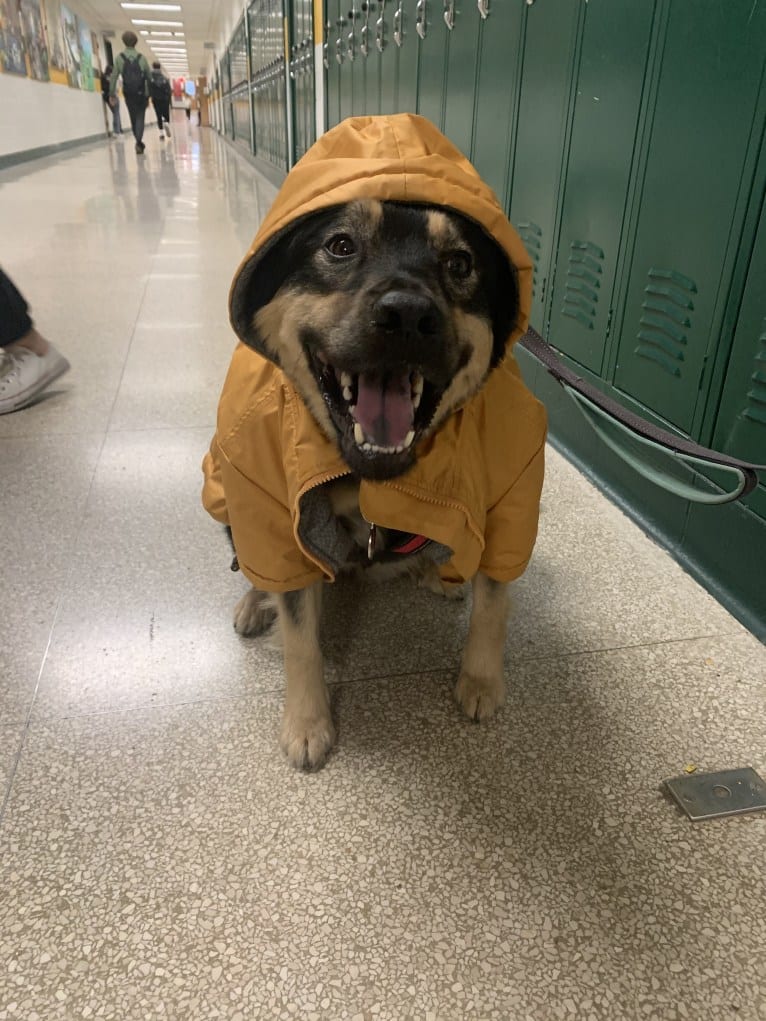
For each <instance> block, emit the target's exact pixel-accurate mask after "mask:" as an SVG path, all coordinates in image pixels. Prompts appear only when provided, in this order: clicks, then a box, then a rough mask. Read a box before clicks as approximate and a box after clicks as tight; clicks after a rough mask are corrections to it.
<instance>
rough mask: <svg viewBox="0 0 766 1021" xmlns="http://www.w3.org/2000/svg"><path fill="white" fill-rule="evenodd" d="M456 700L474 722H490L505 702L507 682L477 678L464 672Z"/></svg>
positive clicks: (458, 683)
mask: <svg viewBox="0 0 766 1021" xmlns="http://www.w3.org/2000/svg"><path fill="white" fill-rule="evenodd" d="M455 698H456V699H457V700H458V703H459V704H460V707H461V708H462V710H463V712H464V713H465V714H466V716H469V717H470V718H471V719H472V720H476V721H481V720H488V719H489V717H490V716H492V714H493V713H494V712H495V710H496V709H499V708H500V706H501V705H502V704H503V702H505V681H504V680H503V678H502V676H500V677H477V676H476V675H475V674H471V673H468V672H467V671H466V670H463V671H462V672H461V674H460V677H459V678H458V682H457V685H456V687H455Z"/></svg>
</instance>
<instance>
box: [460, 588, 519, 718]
mask: <svg viewBox="0 0 766 1021" xmlns="http://www.w3.org/2000/svg"><path fill="white" fill-rule="evenodd" d="M471 585H472V589H473V609H472V610H471V622H470V624H469V627H468V641H467V642H466V647H465V651H464V652H463V664H462V667H461V670H460V677H459V678H458V682H457V687H456V688H455V697H456V698H457V700H458V702H459V703H460V705H461V706H462V708H463V711H464V712H465V713H466V715H467V716H470V717H471V719H472V720H486V719H487V718H488V717H490V716H491V715H492V713H494V711H495V709H497V708H498V707H499V706H501V705H502V704H503V702H504V701H505V678H504V677H503V652H504V649H505V634H506V630H507V627H508V585H507V584H506V583H505V582H499V581H493V580H492V579H491V578H488V577H487V575H486V574H477V575H476V576H475V577H474V579H473V581H472V583H471Z"/></svg>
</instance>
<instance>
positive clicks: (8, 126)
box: [0, 74, 127, 156]
mask: <svg viewBox="0 0 766 1021" xmlns="http://www.w3.org/2000/svg"><path fill="white" fill-rule="evenodd" d="M103 105H104V103H103V100H102V99H101V92H100V91H99V92H83V91H81V90H80V89H70V88H69V86H68V85H54V84H52V83H51V82H38V81H34V80H33V79H31V78H21V77H19V76H17V75H13V74H0V156H5V155H8V154H10V153H14V152H20V151H23V150H25V149H37V148H40V147H41V146H43V145H57V144H59V143H61V142H71V141H74V140H75V139H78V138H87V137H88V136H89V135H95V134H97V133H98V132H102V133H103V132H104V114H103V112H102V109H101V108H102V106H103ZM125 114H126V116H127V110H126V111H125Z"/></svg>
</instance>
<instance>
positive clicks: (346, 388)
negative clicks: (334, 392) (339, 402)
mask: <svg viewBox="0 0 766 1021" xmlns="http://www.w3.org/2000/svg"><path fill="white" fill-rule="evenodd" d="M353 396H354V395H353V394H352V393H351V387H350V386H344V387H343V400H344V401H350V400H351V398H352V397H353Z"/></svg>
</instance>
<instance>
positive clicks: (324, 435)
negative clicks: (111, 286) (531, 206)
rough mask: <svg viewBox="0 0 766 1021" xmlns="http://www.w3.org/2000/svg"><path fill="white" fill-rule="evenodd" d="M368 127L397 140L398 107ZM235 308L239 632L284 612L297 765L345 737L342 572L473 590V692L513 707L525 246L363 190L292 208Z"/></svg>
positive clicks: (531, 520)
mask: <svg viewBox="0 0 766 1021" xmlns="http://www.w3.org/2000/svg"><path fill="white" fill-rule="evenodd" d="M362 120H363V127H364V130H366V131H368V130H370V125H371V127H372V129H373V130H374V131H375V132H378V131H379V129H380V123H379V121H380V120H381V119H376V118H368V119H362ZM421 121H422V119H421V118H410V119H409V121H408V122H406V123H403V122H402V121H396V119H395V118H394V119H387V121H386V126H388V124H389V123H391V124H393V125H394V127H395V128H396V129H397V130H398V129H399V128H400V126H401V128H402V129H403V130H404V131H407V132H409V131H410V130H411V128H412V124H413V123H415V122H421ZM348 123H352V124H355V123H356V122H347V124H348ZM415 127H416V129H417V132H418V137H421V136H422V135H423V134H424V133H426V132H435V131H436V129H433V128H432V126H430V125H428V124H427V122H422V123H415ZM341 129H342V130H346V132H347V128H346V129H344V126H343V125H341ZM336 131H337V129H336ZM347 133H348V132H347ZM331 134H332V133H331ZM437 134H438V133H437ZM438 138H439V139H441V138H442V136H438ZM443 141H445V142H446V140H443ZM328 144H329V142H322V145H325V146H326V145H328ZM374 144H375V146H376V150H375V151H376V152H377V151H378V148H379V143H378V141H377V138H376V139H375V141H374ZM401 149H402V145H401V144H400V142H399V141H397V144H396V147H395V151H396V154H397V158H398V155H399V153H400V151H401ZM455 152H456V151H455ZM427 155H429V154H428V153H427ZM458 155H459V154H458ZM448 158H449V159H454V157H452V156H451V154H450V155H449V156H448ZM461 159H462V157H461ZM428 166H429V168H431V167H432V166H433V160H431V161H430V162H429V164H428ZM451 166H452V164H450V166H449V167H448V170H447V172H451ZM300 168H301V165H300V164H299V169H300ZM303 169H304V170H305V168H303ZM471 170H472V168H471ZM460 173H461V174H462V173H464V172H463V170H462V168H461V170H460ZM304 177H306V178H307V179H309V178H308V175H306V174H304ZM288 180H289V179H288ZM309 180H310V179H309ZM477 180H478V178H477ZM475 188H476V185H475V184H474V182H473V178H469V179H468V185H467V190H468V191H469V192H471V193H472V190H473V189H475ZM490 194H491V193H490ZM469 200H471V199H470V195H469ZM469 200H467V201H469ZM491 201H492V202H494V196H492V199H491ZM491 209H492V213H493V215H494V206H492V207H491ZM504 222H505V224H506V225H507V221H504ZM507 230H508V231H511V230H512V228H510V225H507ZM257 240H258V239H256V241H257ZM518 247H519V251H520V252H521V253H522V255H523V254H525V253H523V249H522V248H521V246H520V242H519V246H518ZM514 251H515V249H514ZM517 261H518V262H521V261H522V258H521V257H519V258H518V259H517ZM527 269H528V267H527ZM525 272H526V271H525ZM528 276H529V277H531V271H530V272H528ZM526 286H527V288H528V283H527V285H526ZM231 307H232V322H233V323H234V324H235V328H237V332H238V333H239V335H240V338H241V339H242V340H243V341H244V345H246V348H242V347H241V348H240V349H239V351H238V352H237V353H235V359H234V361H233V363H232V369H231V370H230V377H229V379H228V380H227V384H226V385H225V388H224V393H225V395H226V394H228V395H229V396H228V397H226V396H224V398H222V404H221V408H222V409H223V410H222V411H221V412H220V413H219V432H218V433H217V436H216V438H215V439H214V442H213V445H212V447H211V453H210V454H209V455H208V459H207V461H206V468H205V470H206V475H207V476H208V483H209V484H210V486H211V487H212V488H209V491H208V492H207V494H206V498H205V502H206V506H207V507H208V509H209V510H210V512H211V513H212V514H213V515H214V516H215V517H217V519H218V520H221V521H223V522H224V523H227V524H231V525H232V529H233V539H234V544H235V549H236V551H237V554H238V556H239V560H240V563H241V564H242V566H243V569H244V570H245V571H246V573H247V574H248V576H249V577H250V579H251V580H252V581H253V583H254V587H253V588H252V589H251V590H250V591H249V592H248V593H247V594H246V595H245V596H244V597H243V598H242V599H241V600H240V602H239V603H238V604H237V606H236V608H235V613H234V625H235V628H236V630H237V631H238V632H239V633H240V634H241V635H254V634H259V633H262V632H263V631H265V630H267V629H268V628H270V627H271V625H272V624H273V623H274V621H275V618H278V628H279V631H280V633H281V641H282V646H283V654H284V668H285V679H286V693H285V706H284V714H283V720H282V725H281V734H280V743H281V746H282V749H283V750H284V752H285V753H286V755H287V758H288V759H289V761H290V762H291V763H292V764H293V765H294V766H296V767H298V768H302V769H316V768H318V767H320V766H321V765H322V764H323V763H324V761H325V760H326V758H327V755H328V753H329V752H330V750H331V748H332V747H333V745H334V743H335V728H334V724H333V720H332V715H331V711H330V703H329V697H328V691H327V687H326V685H325V681H324V672H323V658H322V650H321V647H320V638H319V620H320V607H321V595H322V587H323V584H324V581H325V580H327V579H328V578H334V577H337V576H338V575H340V574H344V573H351V572H353V573H355V574H357V575H363V576H365V577H368V578H371V579H374V578H385V577H391V576H392V575H394V574H397V573H400V572H402V571H406V572H408V573H411V574H413V575H414V576H415V577H416V578H417V580H418V581H419V583H420V584H423V585H425V586H427V587H428V588H431V589H433V590H434V591H437V592H443V593H449V592H450V591H451V590H452V587H453V585H454V584H455V583H459V582H462V581H466V580H470V582H471V587H472V609H471V616H470V624H469V632H468V638H467V643H466V646H465V649H464V653H463V657H462V665H461V668H460V672H459V676H458V680H457V685H456V688H455V696H456V699H457V702H458V703H459V705H460V706H461V707H462V709H463V711H464V712H465V714H466V715H467V716H468V717H470V718H471V719H472V720H485V719H487V718H488V717H490V716H491V715H492V714H493V713H494V712H495V710H496V709H497V708H498V707H499V706H501V705H502V703H503V701H504V697H505V681H504V677H503V651H504V643H505V635H506V630H507V624H508V608H509V600H508V580H509V579H512V578H514V577H516V576H517V575H518V574H520V573H521V571H523V570H524V567H525V566H526V561H527V559H528V556H529V553H530V552H531V546H532V545H533V543H534V536H535V532H536V523H537V510H538V504H539V490H540V487H541V485H542V446H543V444H544V438H545V437H544V433H545V426H544V412H542V411H541V408H540V406H539V405H538V404H537V402H536V401H535V400H534V398H532V396H531V394H529V392H528V391H527V390H526V388H525V387H524V386H523V383H522V382H521V379H520V375H519V373H518V370H517V369H516V368H515V363H512V364H511V361H512V360H509V358H508V357H507V355H508V347H509V337H515V336H518V335H519V333H520V332H521V331H522V329H523V325H524V315H523V314H522V312H521V307H520V282H519V270H518V267H517V266H516V265H515V264H514V261H513V259H512V258H510V257H509V254H508V251H507V245H506V246H505V247H504V246H503V245H501V244H500V243H498V241H497V240H496V238H495V237H494V236H493V234H492V233H491V232H490V231H489V230H488V229H487V227H486V225H485V224H483V223H480V222H478V220H477V219H473V218H472V217H470V216H468V215H466V214H465V213H464V212H461V211H459V210H457V209H456V208H454V207H452V206H450V205H446V204H444V203H441V202H440V203H436V204H430V203H428V202H423V201H402V199H401V197H399V196H397V197H396V198H395V199H393V200H389V199H386V198H380V197H371V196H368V195H363V196H360V197H357V198H352V199H350V200H348V201H343V202H339V203H331V204H329V205H327V206H325V207H323V208H319V209H317V210H312V211H310V212H308V213H307V214H305V215H302V214H299V215H293V217H292V219H290V218H288V222H287V223H286V224H283V225H281V226H280V229H279V230H276V231H274V232H273V233H272V236H271V237H269V238H268V240H267V242H266V243H265V244H263V245H261V247H260V249H259V250H258V251H257V257H256V258H251V259H250V261H249V262H247V261H246V263H245V264H244V268H243V269H241V270H240V273H239V275H238V278H236V280H235V284H234V287H233V290H232V299H231ZM247 349H254V350H255V351H256V352H258V354H257V355H254V354H253V353H252V351H249V350H247ZM243 394H245V397H243V396H242V395H243ZM234 405H236V413H234V412H233V411H231V408H232V407H233V406H234ZM240 405H241V406H240ZM230 412H231V413H230ZM224 420H225V422H224ZM491 434H495V435H491ZM497 434H499V435H497ZM488 437H490V438H491V440H492V442H491V444H490V440H489V439H488ZM256 447H257V453H256V452H255V448H256ZM296 465H297V467H296ZM488 465H490V467H488ZM223 476H225V478H223ZM221 478H223V482H221V481H220V480H221ZM264 478H267V479H268V481H267V482H264V481H262V480H263V479H264ZM211 480H213V481H212V482H211ZM285 480H287V481H285ZM213 483H215V484H214V485H213ZM222 493H225V497H224V495H222ZM509 493H513V494H517V493H518V494H521V497H520V499H516V497H515V496H514V498H513V499H509V496H508V494H509ZM469 507H473V508H474V509H473V510H467V509H466V508H469ZM254 532H258V535H259V538H258V541H257V542H256V541H255V540H253V539H252V534H253V533H254ZM522 534H523V536H524V539H523V541H520V540H518V536H519V535H522ZM517 547H518V548H517ZM493 550H494V551H495V552H492V551H493ZM328 565H329V566H328Z"/></svg>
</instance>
